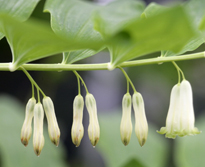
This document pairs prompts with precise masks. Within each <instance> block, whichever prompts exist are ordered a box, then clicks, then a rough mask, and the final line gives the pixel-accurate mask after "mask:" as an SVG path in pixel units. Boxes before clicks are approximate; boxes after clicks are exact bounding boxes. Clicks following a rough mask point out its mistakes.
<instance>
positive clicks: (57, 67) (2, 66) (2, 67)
mask: <svg viewBox="0 0 205 167" xmlns="http://www.w3.org/2000/svg"><path fill="white" fill-rule="evenodd" d="M204 57H205V52H200V53H194V54H188V55H182V56H171V57H157V58H150V59H142V60H134V61H127V62H124V63H122V64H120V66H121V67H133V66H141V65H149V64H159V63H165V62H172V61H183V60H192V59H199V58H204ZM108 64H109V63H101V64H24V65H22V67H24V68H25V69H26V70H29V71H73V70H77V71H91V70H108ZM9 65H10V63H0V71H10V70H9ZM17 70H21V68H19V69H17Z"/></svg>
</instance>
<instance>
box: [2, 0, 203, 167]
mask: <svg viewBox="0 0 205 167" xmlns="http://www.w3.org/2000/svg"><path fill="white" fill-rule="evenodd" d="M44 2H45V1H43V0H42V1H40V3H39V4H38V6H37V8H36V9H35V11H34V13H33V15H32V17H36V18H39V19H43V20H46V21H48V22H49V19H50V18H49V14H47V13H43V12H42V10H43V5H44ZM99 2H100V3H105V2H106V1H105V0H104V1H102V0H100V1H99ZM150 2H153V1H146V3H147V4H148V3H150ZM155 2H159V3H160V1H155ZM167 2H168V1H166V2H165V1H163V3H167ZM171 2H173V1H171ZM0 46H1V56H0V62H11V51H10V48H9V46H8V44H7V42H6V40H5V39H2V40H1V41H0ZM204 50H205V45H202V46H200V47H199V48H198V49H197V50H196V51H195V52H200V51H204ZM157 56H160V53H154V54H151V55H148V56H146V58H150V57H157ZM61 59H62V56H61V55H56V56H52V57H49V58H46V59H42V60H38V61H35V62H36V63H49V62H50V63H58V62H61ZM109 59H110V58H109V54H108V53H107V52H101V53H99V54H97V55H96V56H94V57H90V58H87V59H85V60H83V61H81V62H79V63H101V62H108V61H109ZM204 64H205V60H203V59H199V60H190V61H184V62H178V65H179V66H180V67H181V69H182V70H183V71H184V73H185V77H186V79H187V80H188V81H189V82H190V83H191V85H192V89H193V96H194V108H195V115H196V126H197V127H198V128H199V130H201V131H204V129H205V121H204V120H205V115H204V114H203V110H204V108H205V103H204V100H205V89H204V85H205V77H204V76H205V70H204ZM125 70H126V71H127V72H128V74H129V76H130V78H131V79H132V81H133V83H134V85H135V87H136V89H137V91H139V92H140V93H141V94H142V96H143V98H144V102H145V109H146V115H147V119H148V124H149V134H148V140H147V142H146V144H145V145H144V146H143V147H140V146H139V144H138V140H137V137H136V136H135V134H134V132H133V134H132V137H131V142H130V144H129V145H128V146H124V145H123V144H122V142H121V138H120V130H119V129H120V121H121V112H122V111H121V101H122V97H123V95H124V94H125V93H126V80H125V78H124V76H123V74H122V73H121V71H120V70H118V69H116V70H113V71H88V72H79V73H80V75H81V76H82V77H83V78H84V80H85V82H86V84H87V86H88V89H89V91H90V92H91V93H92V94H93V95H94V97H95V98H96V101H97V106H98V117H99V123H100V128H101V136H100V140H99V143H98V144H97V146H96V147H95V148H93V147H92V145H91V144H90V142H89V139H88V135H87V127H88V114H87V111H86V109H85V110H84V118H83V124H84V128H85V134H84V137H83V139H82V143H81V145H80V146H79V147H78V148H76V147H75V146H74V145H73V144H72V141H71V135H70V134H71V125H72V117H73V116H72V109H73V106H72V105H73V104H72V103H73V100H74V97H75V96H76V95H77V93H78V92H77V80H76V78H75V76H74V74H73V73H72V72H32V71H31V72H30V74H31V75H32V76H33V78H34V79H35V81H36V82H37V83H38V84H39V86H40V87H41V88H42V90H43V91H44V92H45V93H46V95H47V96H50V97H51V98H52V100H53V102H54V105H55V110H56V116H57V120H58V122H59V126H60V129H61V141H60V145H59V147H58V148H56V147H55V146H54V145H53V144H52V143H51V142H50V139H49V137H48V132H47V122H46V120H45V128H44V136H45V146H44V148H43V151H42V153H41V155H40V157H37V156H36V155H35V153H34V151H33V146H32V137H31V139H30V142H29V145H28V146H27V147H26V148H25V147H24V146H23V145H22V144H21V141H20V131H21V126H22V124H23V120H24V114H25V113H24V112H25V106H26V103H27V101H28V99H29V98H30V97H31V85H30V82H29V80H28V79H27V77H26V76H25V74H24V73H23V72H21V71H16V72H12V73H10V72H3V71H0V76H1V82H0V112H1V117H0V167H14V166H19V167H24V166H29V167H30V166H31V167H32V166H39V167H45V166H49V167H69V166H70V167H201V166H205V158H203V155H204V154H205V142H204V139H205V136H204V135H205V134H204V133H202V134H200V135H197V136H190V137H183V138H179V137H177V138H176V139H175V140H172V139H166V138H165V137H164V136H162V135H159V134H158V133H156V130H159V129H160V128H161V127H162V126H164V125H165V120H166V115H167V111H168V106H169V97H170V92H171V89H172V87H173V86H174V85H175V84H176V83H177V79H178V78H177V72H176V69H175V68H174V66H173V65H172V64H171V63H163V64H159V65H157V64H156V65H149V66H140V67H131V68H126V69H125ZM82 90H83V89H82ZM131 93H132V92H131ZM83 95H85V92H83ZM133 118H134V115H133ZM133 124H134V120H133Z"/></svg>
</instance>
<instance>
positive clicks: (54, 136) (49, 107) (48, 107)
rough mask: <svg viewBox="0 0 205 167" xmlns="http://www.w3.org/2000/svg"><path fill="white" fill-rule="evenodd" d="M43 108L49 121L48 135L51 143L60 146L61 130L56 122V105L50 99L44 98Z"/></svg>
mask: <svg viewBox="0 0 205 167" xmlns="http://www.w3.org/2000/svg"><path fill="white" fill-rule="evenodd" d="M43 107H44V110H45V113H46V117H47V121H48V134H49V137H50V139H51V141H52V142H53V143H54V144H55V145H56V146H58V144H59V140H60V129H59V127H58V122H57V120H56V115H55V110H54V105H53V102H52V100H51V98H50V97H48V96H46V97H44V98H43Z"/></svg>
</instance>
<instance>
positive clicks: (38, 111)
mask: <svg viewBox="0 0 205 167" xmlns="http://www.w3.org/2000/svg"><path fill="white" fill-rule="evenodd" d="M43 118H44V111H43V106H42V104H41V103H40V102H38V103H37V104H36V105H35V107H34V133H33V148H34V152H35V153H36V155H37V156H39V155H40V154H41V151H42V149H43V146H44V136H43Z"/></svg>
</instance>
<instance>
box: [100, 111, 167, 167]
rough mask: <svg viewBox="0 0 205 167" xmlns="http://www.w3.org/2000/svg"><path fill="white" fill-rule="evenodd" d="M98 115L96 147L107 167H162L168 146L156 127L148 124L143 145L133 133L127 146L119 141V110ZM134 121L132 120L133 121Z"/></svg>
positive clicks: (164, 163)
mask: <svg viewBox="0 0 205 167" xmlns="http://www.w3.org/2000/svg"><path fill="white" fill-rule="evenodd" d="M109 113H110V114H108V113H107V114H104V115H102V114H101V115H99V123H100V133H101V134H100V140H99V143H98V145H97V146H96V148H97V149H98V151H99V152H100V153H101V154H102V155H103V158H104V160H105V163H106V166H107V167H123V166H126V164H129V163H131V162H129V161H130V160H132V159H134V162H132V163H131V164H138V165H140V167H141V166H142V167H164V166H166V161H167V158H168V152H169V147H168V145H167V142H166V139H165V138H164V137H162V136H160V135H158V134H157V133H156V128H154V126H153V125H150V124H149V133H148V139H147V141H146V143H145V145H144V146H143V147H141V146H140V145H139V143H138V139H137V137H136V135H135V133H134V126H133V133H132V136H131V140H130V143H129V144H128V145H127V146H124V144H123V143H122V142H121V137H120V121H121V114H120V113H119V112H109ZM133 123H134V121H133Z"/></svg>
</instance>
